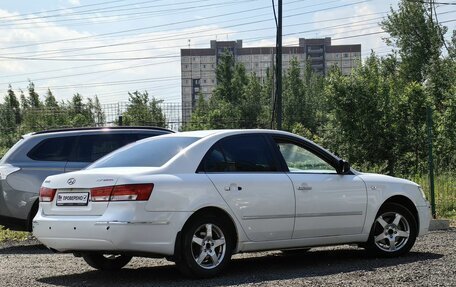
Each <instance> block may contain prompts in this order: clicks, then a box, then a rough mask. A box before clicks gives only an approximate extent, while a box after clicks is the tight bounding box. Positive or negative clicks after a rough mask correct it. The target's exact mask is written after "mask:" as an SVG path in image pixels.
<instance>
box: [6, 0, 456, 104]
mask: <svg viewBox="0 0 456 287" xmlns="http://www.w3.org/2000/svg"><path fill="white" fill-rule="evenodd" d="M451 1H453V0H451ZM451 1H446V2H451ZM283 2H284V7H283V15H284V19H283V25H284V28H283V34H284V45H297V44H298V38H315V37H319V38H320V37H328V36H329V37H332V38H333V41H332V42H333V45H341V44H361V45H362V55H363V57H365V56H366V55H368V54H369V53H370V50H374V51H375V52H377V53H378V54H380V55H384V54H386V53H387V52H388V51H389V50H391V48H388V47H387V46H386V45H385V44H384V43H383V41H382V37H385V36H386V35H385V34H381V33H377V32H381V29H380V28H379V27H378V24H377V23H378V22H379V21H381V19H382V17H384V16H385V15H386V12H388V11H389V9H390V7H393V8H394V9H395V8H397V2H398V1H396V0H371V1H363V0H323V1H312V0H284V1H283ZM453 2H456V1H453ZM276 3H277V0H276ZM437 11H438V13H439V21H441V22H444V21H451V20H453V21H451V22H447V23H445V25H447V26H449V28H450V29H454V28H455V23H456V22H455V21H454V19H455V18H456V17H455V16H456V12H455V11H456V6H455V5H445V6H439V7H438V8H437ZM274 29H275V23H274V16H273V11H272V4H271V1H270V0H238V1H235V0H224V1H221V0H194V1H185V0H175V1H171V0H155V1H153V0H149V1H144V0H143V1H140V0H112V1H108V0H101V1H94V0H40V1H30V0H14V1H1V2H0V35H1V41H0V75H1V78H0V95H1V97H2V98H3V95H5V93H6V90H7V89H8V85H9V84H11V85H12V86H13V89H14V90H15V91H16V92H18V90H19V89H23V90H26V88H27V85H28V80H31V81H33V82H34V83H35V86H36V89H37V91H38V93H39V94H40V95H43V96H44V94H45V92H46V90H47V89H48V88H50V89H51V90H52V91H53V93H54V95H55V96H56V98H57V99H58V100H65V99H69V98H71V97H72V95H73V94H74V93H77V92H79V93H80V94H82V95H83V96H84V97H92V96H94V95H98V97H99V99H100V101H101V102H102V103H115V102H118V101H127V99H128V94H127V92H128V91H135V90H140V91H143V90H147V91H148V92H149V94H150V95H152V96H154V97H156V98H157V99H163V100H165V101H167V102H179V101H180V96H181V91H180V49H181V48H188V47H189V45H190V47H192V48H207V47H209V41H210V40H213V39H217V40H237V39H242V40H243V42H244V46H245V47H247V46H272V45H274V43H275V38H274V37H275V30H274ZM447 37H449V34H448V35H447Z"/></svg>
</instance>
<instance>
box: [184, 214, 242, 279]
mask: <svg viewBox="0 0 456 287" xmlns="http://www.w3.org/2000/svg"><path fill="white" fill-rule="evenodd" d="M233 238H234V231H233V229H232V228H231V224H230V223H229V222H228V221H227V220H225V219H223V218H220V217H215V216H211V215H205V216H202V217H198V218H195V219H194V220H192V221H190V222H189V223H188V224H187V225H186V226H185V227H184V230H183V231H182V237H181V240H182V241H181V250H180V256H179V257H178V258H179V259H178V260H176V266H177V268H178V269H179V270H180V271H181V272H182V273H183V274H184V275H186V276H189V277H194V278H209V277H213V276H215V275H217V274H219V273H220V272H221V271H222V270H223V269H225V268H226V266H227V265H228V263H229V261H230V260H231V255H232V252H233V248H234V240H233Z"/></svg>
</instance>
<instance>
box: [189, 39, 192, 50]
mask: <svg viewBox="0 0 456 287" xmlns="http://www.w3.org/2000/svg"><path fill="white" fill-rule="evenodd" d="M191 41H192V40H190V39H188V48H189V49H190V42H191Z"/></svg>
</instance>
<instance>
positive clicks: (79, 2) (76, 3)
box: [68, 0, 81, 6]
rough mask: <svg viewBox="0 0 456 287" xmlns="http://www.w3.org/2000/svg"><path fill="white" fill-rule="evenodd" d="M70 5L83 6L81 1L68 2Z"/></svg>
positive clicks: (69, 0)
mask: <svg viewBox="0 0 456 287" xmlns="http://www.w3.org/2000/svg"><path fill="white" fill-rule="evenodd" d="M68 3H70V4H71V5H73V6H79V5H81V1H80V0H68Z"/></svg>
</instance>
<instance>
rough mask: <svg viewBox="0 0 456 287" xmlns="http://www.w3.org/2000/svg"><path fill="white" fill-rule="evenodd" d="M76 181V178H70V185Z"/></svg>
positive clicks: (68, 181)
mask: <svg viewBox="0 0 456 287" xmlns="http://www.w3.org/2000/svg"><path fill="white" fill-rule="evenodd" d="M75 182H76V179H74V178H70V179H68V180H67V183H68V184H69V185H73V184H74V183H75Z"/></svg>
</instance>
